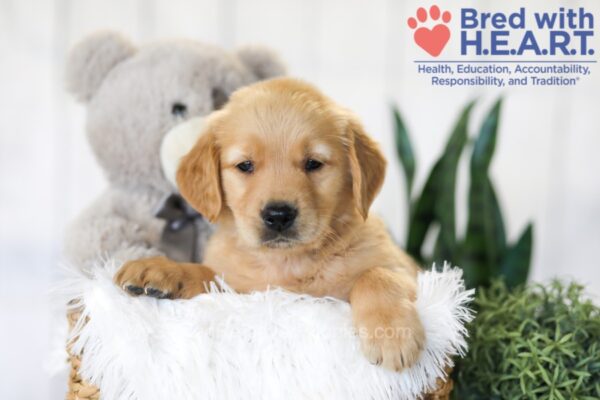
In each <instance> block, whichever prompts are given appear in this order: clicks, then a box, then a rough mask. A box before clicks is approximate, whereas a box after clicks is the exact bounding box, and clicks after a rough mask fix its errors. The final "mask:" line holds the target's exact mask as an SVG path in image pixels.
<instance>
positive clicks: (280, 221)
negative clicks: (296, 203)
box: [260, 202, 298, 232]
mask: <svg viewBox="0 0 600 400" xmlns="http://www.w3.org/2000/svg"><path fill="white" fill-rule="evenodd" d="M260 215H261V217H262V220H263V222H264V224H265V226H266V227H267V228H269V229H270V230H273V231H276V232H283V231H285V230H287V229H289V228H290V227H291V226H292V225H293V224H294V221H295V220H296V216H297V215H298V209H296V208H295V207H293V206H292V205H290V204H288V203H280V202H277V203H269V204H267V206H266V207H265V208H263V210H262V211H261V213H260Z"/></svg>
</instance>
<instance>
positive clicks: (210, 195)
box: [115, 78, 424, 371]
mask: <svg viewBox="0 0 600 400" xmlns="http://www.w3.org/2000/svg"><path fill="white" fill-rule="evenodd" d="M385 167H386V162H385V159H384V158H383V156H382V154H381V152H380V150H379V148H378V146H377V145H376V143H374V142H373V140H372V139H371V138H369V136H368V135H367V134H366V133H365V131H364V129H363V127H362V125H361V124H360V122H359V121H358V120H357V118H356V117H355V116H354V115H352V114H351V113H350V112H348V111H347V110H345V109H343V108H341V107H339V106H337V105H336V104H334V103H333V101H331V100H330V99H328V98H327V97H325V96H324V95H323V94H321V93H320V92H319V91H317V89H315V88H314V87H312V86H310V85H308V84H306V83H304V82H301V81H298V80H294V79H289V78H282V79H274V80H270V81H264V82H260V83H257V84H254V85H251V86H248V87H246V88H243V89H241V90H238V91H237V92H236V93H234V94H233V96H232V97H231V100H230V101H229V103H228V104H227V105H226V106H225V107H224V108H223V109H222V110H220V111H217V112H215V113H213V114H212V115H211V117H210V118H209V120H208V121H207V126H206V128H205V131H204V132H203V134H202V135H201V137H200V139H199V140H198V142H197V143H196V145H195V147H194V148H193V150H191V151H190V153H189V154H188V155H187V156H186V157H184V159H183V160H182V163H181V165H180V167H179V170H178V173H177V182H178V184H179V188H180V190H181V194H182V195H183V197H184V198H185V199H186V200H187V201H188V202H189V203H190V204H191V205H192V206H193V207H194V208H196V209H197V210H198V211H199V212H201V213H202V214H203V215H204V216H205V217H206V218H208V219H209V220H210V221H212V222H215V223H216V224H217V230H216V232H215V233H214V235H213V236H212V238H211V239H210V241H209V243H208V245H207V249H206V253H205V254H206V256H205V260H204V265H205V266H200V265H197V264H181V263H176V262H174V261H171V260H168V259H166V258H164V257H155V258H149V259H142V260H137V261H133V262H129V263H127V264H125V265H124V266H123V268H122V269H121V270H120V271H119V272H118V274H117V275H116V278H115V280H116V282H117V284H118V285H120V286H121V287H123V288H125V289H126V290H128V291H129V292H131V293H132V294H142V293H145V294H147V295H150V296H154V297H159V298H162V297H168V298H189V297H192V296H195V295H197V294H199V293H202V292H203V291H204V290H205V287H206V283H207V282H208V281H210V280H212V279H213V277H214V275H215V274H216V275H218V276H222V277H224V280H225V281H226V282H227V284H229V285H230V286H231V287H233V288H234V289H235V290H237V291H239V292H250V291H255V290H265V289H267V288H268V287H269V286H271V287H281V288H284V289H286V290H289V291H292V292H297V293H307V294H310V295H313V296H333V297H336V298H339V299H343V300H346V301H349V302H350V304H351V307H352V315H353V319H354V323H355V326H356V328H357V332H358V335H359V336H360V339H361V344H362V349H363V351H364V353H365V355H366V357H367V358H368V359H369V360H370V361H371V362H372V363H375V364H381V365H383V366H384V367H387V368H389V369H392V370H397V371H398V370H401V369H403V368H405V367H409V366H411V365H412V364H413V363H414V362H415V361H416V360H417V358H418V356H419V354H420V351H421V349H422V347H423V342H424V331H423V327H422V325H421V321H420V320H419V316H418V315H417V311H416V309H415V298H416V286H417V282H416V278H417V270H418V267H417V266H416V264H415V263H414V262H413V261H412V259H411V258H410V257H409V256H407V255H406V254H405V253H403V252H402V251H401V250H400V249H399V248H398V247H396V245H395V244H394V243H393V241H392V240H391V238H390V236H389V235H388V233H387V232H386V229H385V227H384V225H383V223H382V222H381V221H380V220H379V219H377V218H376V217H373V216H369V215H368V212H369V207H370V205H371V203H372V202H373V199H374V198H375V196H376V194H377V193H378V191H379V189H380V187H381V185H382V183H383V178H384V174H385Z"/></svg>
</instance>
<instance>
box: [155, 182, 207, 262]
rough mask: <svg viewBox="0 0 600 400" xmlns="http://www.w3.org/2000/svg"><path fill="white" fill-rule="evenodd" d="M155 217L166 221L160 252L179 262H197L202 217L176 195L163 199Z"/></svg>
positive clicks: (198, 259) (198, 258)
mask: <svg viewBox="0 0 600 400" xmlns="http://www.w3.org/2000/svg"><path fill="white" fill-rule="evenodd" d="M155 216H156V217H157V218H160V219H164V220H165V221H167V223H166V224H165V227H164V229H163V232H162V236H161V250H162V251H164V252H165V253H166V255H167V256H168V257H169V258H171V259H173V260H175V261H180V262H190V261H191V262H199V261H200V257H201V255H200V251H199V250H200V249H199V248H198V244H199V239H200V229H201V225H202V224H201V223H202V222H203V217H202V215H201V214H200V213H199V212H198V211H196V210H194V209H193V208H192V207H191V206H190V205H189V204H188V203H187V202H186V201H185V200H184V199H183V197H181V196H180V195H178V194H175V193H173V194H170V195H168V196H167V197H165V198H164V199H163V200H162V202H161V204H160V206H159V207H158V210H157V211H156V213H155Z"/></svg>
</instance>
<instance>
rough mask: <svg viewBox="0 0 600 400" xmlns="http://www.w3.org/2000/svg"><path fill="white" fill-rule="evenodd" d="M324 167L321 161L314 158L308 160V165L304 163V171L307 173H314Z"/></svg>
mask: <svg viewBox="0 0 600 400" xmlns="http://www.w3.org/2000/svg"><path fill="white" fill-rule="evenodd" d="M322 166H323V163H322V162H321V161H317V160H313V159H312V158H309V159H308V160H306V163H304V170H305V171H306V172H312V171H316V170H318V169H321V167H322Z"/></svg>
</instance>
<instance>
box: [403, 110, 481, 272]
mask: <svg viewBox="0 0 600 400" xmlns="http://www.w3.org/2000/svg"><path fill="white" fill-rule="evenodd" d="M473 104H474V102H471V103H469V104H468V105H467V106H466V107H465V108H464V109H463V112H462V114H461V116H460V118H459V120H458V122H457V124H456V125H455V128H454V130H453V132H452V134H451V135H450V139H449V140H448V143H447V144H446V148H445V149H444V153H443V154H442V155H441V156H440V158H439V159H438V160H437V162H436V163H435V165H434V166H433V169H432V170H431V173H430V174H429V177H428V178H427V180H426V182H425V185H424V186H423V190H422V191H421V195H420V196H419V197H418V199H417V200H416V201H415V203H414V204H413V206H412V207H411V209H412V212H411V215H410V222H409V228H408V240H407V244H406V248H407V251H408V252H409V253H410V254H411V255H413V256H414V257H416V258H417V259H419V260H420V261H424V257H423V254H422V247H423V242H424V240H425V237H426V235H427V232H428V230H429V228H430V226H431V224H432V223H433V222H434V220H436V221H437V222H439V223H440V232H439V235H438V242H439V244H436V246H435V248H436V253H437V254H436V258H438V257H440V258H439V259H438V261H444V260H443V259H442V258H444V257H446V259H448V260H449V259H450V257H449V256H450V255H451V253H452V250H453V249H454V247H455V244H456V232H455V216H454V197H455V187H456V169H457V166H458V160H459V159H460V155H461V153H462V151H463V149H464V146H465V143H466V142H467V125H468V122H469V116H470V115H471V110H472V108H473Z"/></svg>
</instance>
